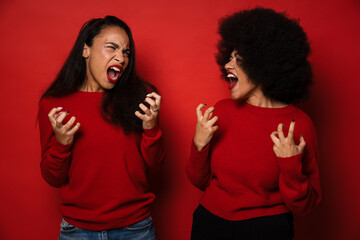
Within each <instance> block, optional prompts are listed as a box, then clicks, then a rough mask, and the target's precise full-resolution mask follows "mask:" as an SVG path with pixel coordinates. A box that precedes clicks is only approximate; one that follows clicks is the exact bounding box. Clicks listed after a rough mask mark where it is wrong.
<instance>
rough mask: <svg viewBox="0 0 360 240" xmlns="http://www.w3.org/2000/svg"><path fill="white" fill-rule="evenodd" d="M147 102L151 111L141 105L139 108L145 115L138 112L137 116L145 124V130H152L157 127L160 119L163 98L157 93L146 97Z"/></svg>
mask: <svg viewBox="0 0 360 240" xmlns="http://www.w3.org/2000/svg"><path fill="white" fill-rule="evenodd" d="M145 102H147V103H148V104H149V105H150V109H149V108H147V107H146V106H145V105H144V104H143V103H140V104H139V107H140V108H141V110H143V112H144V113H145V114H141V113H140V111H136V112H135V115H136V116H137V117H138V118H140V119H141V120H142V122H143V129H151V128H153V127H155V125H156V123H157V121H158V118H159V110H160V104H161V96H160V95H159V94H157V93H155V92H152V93H149V94H148V95H146V98H145Z"/></svg>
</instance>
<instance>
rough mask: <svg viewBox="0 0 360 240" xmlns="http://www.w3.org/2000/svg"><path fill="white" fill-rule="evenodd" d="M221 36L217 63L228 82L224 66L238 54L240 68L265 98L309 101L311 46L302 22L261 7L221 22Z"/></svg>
mask: <svg viewBox="0 0 360 240" xmlns="http://www.w3.org/2000/svg"><path fill="white" fill-rule="evenodd" d="M218 33H219V34H220V36H221V40H220V41H219V43H218V53H217V55H216V61H217V63H218V64H219V66H220V69H221V71H222V76H223V77H224V78H225V79H226V80H227V78H226V70H225V69H224V65H225V64H226V63H227V62H228V61H229V58H230V54H231V52H232V51H234V50H236V51H237V52H238V53H239V55H240V56H241V57H242V61H241V63H239V64H240V67H241V68H242V69H243V71H244V72H245V73H246V74H247V76H248V77H249V79H250V81H251V82H252V83H254V84H255V85H259V86H261V89H262V92H263V94H264V96H265V97H268V98H270V99H272V100H277V101H280V102H284V103H288V104H289V103H298V102H301V101H304V100H306V99H307V98H308V96H309V93H310V91H309V87H310V85H311V84H312V69H311V64H310V62H309V61H308V56H309V55H310V44H309V42H308V39H307V36H306V34H305V32H304V30H303V29H302V27H301V26H300V25H299V20H296V19H290V18H288V17H287V15H286V14H285V13H279V12H276V11H274V10H272V9H266V8H261V7H257V8H254V9H251V10H243V11H240V12H237V13H234V14H232V15H231V16H227V17H225V18H223V19H221V20H220V24H219V31H218Z"/></svg>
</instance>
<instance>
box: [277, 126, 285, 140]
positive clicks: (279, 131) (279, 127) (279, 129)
mask: <svg viewBox="0 0 360 240" xmlns="http://www.w3.org/2000/svg"><path fill="white" fill-rule="evenodd" d="M283 128H284V124H282V123H280V124H279V125H278V129H277V132H278V135H279V139H280V141H284V139H285V136H284V132H283Z"/></svg>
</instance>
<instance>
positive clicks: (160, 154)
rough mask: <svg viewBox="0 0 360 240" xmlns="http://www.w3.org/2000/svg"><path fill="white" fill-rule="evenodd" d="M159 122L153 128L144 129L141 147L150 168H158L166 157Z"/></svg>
mask: <svg viewBox="0 0 360 240" xmlns="http://www.w3.org/2000/svg"><path fill="white" fill-rule="evenodd" d="M161 135H162V133H161V129H160V127H159V124H156V125H155V127H153V128H152V129H144V131H143V133H142V138H141V143H140V149H141V154H142V156H143V158H144V160H145V162H146V164H147V166H148V167H149V168H150V169H153V168H156V167H157V166H159V164H160V163H161V162H162V160H163V159H164V155H165V149H164V141H163V138H162V136H161Z"/></svg>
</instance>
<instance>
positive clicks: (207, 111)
mask: <svg viewBox="0 0 360 240" xmlns="http://www.w3.org/2000/svg"><path fill="white" fill-rule="evenodd" d="M214 110H215V108H214V107H209V108H208V109H206V111H205V113H204V118H203V121H209V120H210V114H211V115H212V113H213V112H214Z"/></svg>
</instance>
